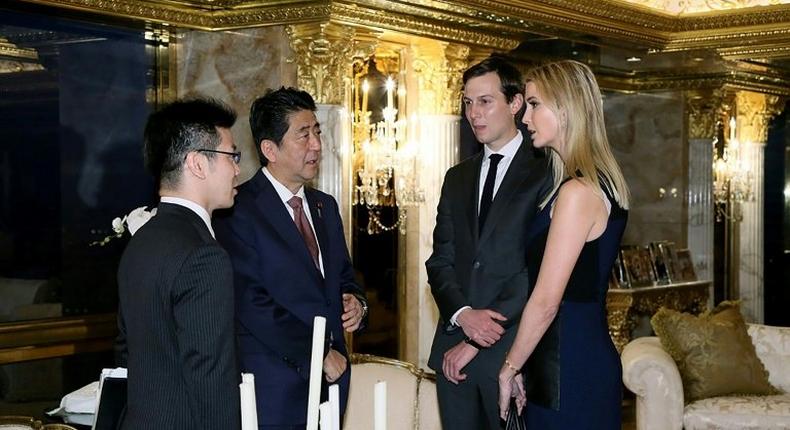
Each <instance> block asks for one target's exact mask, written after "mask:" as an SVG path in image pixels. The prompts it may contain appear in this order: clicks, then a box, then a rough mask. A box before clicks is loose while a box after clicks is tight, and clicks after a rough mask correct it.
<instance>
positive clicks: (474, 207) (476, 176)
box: [459, 151, 484, 244]
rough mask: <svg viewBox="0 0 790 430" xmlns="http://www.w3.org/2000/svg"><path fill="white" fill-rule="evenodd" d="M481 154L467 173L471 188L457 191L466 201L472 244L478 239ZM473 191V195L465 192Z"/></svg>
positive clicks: (465, 210)
mask: <svg viewBox="0 0 790 430" xmlns="http://www.w3.org/2000/svg"><path fill="white" fill-rule="evenodd" d="M483 152H484V151H480V152H479V153H478V154H477V155H476V156H475V160H474V163H472V168H473V169H474V170H472V171H471V172H468V176H469V177H471V180H472V181H473V182H472V186H471V187H464V189H461V190H459V192H461V193H463V194H464V196H465V199H466V208H465V209H464V212H466V214H467V215H466V219H467V220H468V221H469V234H470V235H471V236H472V237H473V238H474V241H473V243H475V244H477V241H478V240H479V238H478V233H479V230H478V227H477V212H478V206H479V205H480V166H482V164H483ZM468 189H474V193H469V192H467V191H466V190H468Z"/></svg>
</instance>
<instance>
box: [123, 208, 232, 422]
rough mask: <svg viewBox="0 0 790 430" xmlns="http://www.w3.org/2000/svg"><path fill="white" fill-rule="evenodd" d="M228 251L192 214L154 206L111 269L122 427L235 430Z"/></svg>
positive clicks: (230, 272)
mask: <svg viewBox="0 0 790 430" xmlns="http://www.w3.org/2000/svg"><path fill="white" fill-rule="evenodd" d="M232 283H233V272H232V268H231V263H230V259H229V258H228V255H227V253H226V252H225V251H224V250H223V249H222V248H221V247H220V246H219V244H218V243H217V242H216V241H215V240H214V238H212V237H211V234H210V233H209V230H208V227H207V226H206V224H205V223H203V221H202V220H201V219H200V217H199V216H198V215H197V214H195V213H194V212H192V211H191V210H190V209H188V208H185V207H182V206H178V205H173V204H168V203H160V204H159V207H158V208H157V214H156V216H154V217H153V218H152V219H151V220H150V221H148V223H146V224H145V225H144V226H143V227H142V228H140V230H138V231H137V234H135V235H134V237H132V239H131V241H130V242H129V245H128V246H127V247H126V250H125V251H124V253H123V257H122V258H121V263H120V267H119V268H118V293H119V296H120V306H119V312H118V325H119V329H120V335H119V338H118V343H117V345H116V347H117V349H118V352H119V362H120V364H121V365H126V366H127V367H128V369H129V381H128V389H127V390H128V399H127V410H126V413H125V417H124V419H123V421H122V427H121V428H123V429H134V430H139V429H156V430H161V429H207V430H214V429H220V428H221V429H237V428H239V427H240V418H239V415H240V414H239V387H238V383H239V380H240V377H239V372H238V370H237V363H236V354H235V348H234V342H233V341H234V336H233V330H234V328H233V285H232Z"/></svg>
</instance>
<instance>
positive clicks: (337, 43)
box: [285, 23, 379, 105]
mask: <svg viewBox="0 0 790 430" xmlns="http://www.w3.org/2000/svg"><path fill="white" fill-rule="evenodd" d="M285 30H286V34H287V35H288V39H289V41H290V44H291V48H292V49H293V51H294V54H295V57H294V58H291V59H289V61H291V62H296V64H297V79H298V85H299V88H302V89H304V90H305V91H307V92H308V93H310V94H312V95H313V96H314V97H315V99H316V102H318V103H323V104H334V105H345V104H346V94H347V89H348V86H349V84H350V76H351V66H352V64H354V63H355V62H359V61H364V59H366V58H367V57H369V56H370V55H371V54H372V53H373V51H374V49H375V47H376V45H377V44H378V37H379V34H378V33H375V32H372V31H370V30H366V29H361V28H360V29H357V28H354V27H350V26H347V25H339V24H335V23H315V24H298V25H291V26H288V27H286V29H285Z"/></svg>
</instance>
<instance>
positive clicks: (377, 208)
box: [353, 77, 425, 234]
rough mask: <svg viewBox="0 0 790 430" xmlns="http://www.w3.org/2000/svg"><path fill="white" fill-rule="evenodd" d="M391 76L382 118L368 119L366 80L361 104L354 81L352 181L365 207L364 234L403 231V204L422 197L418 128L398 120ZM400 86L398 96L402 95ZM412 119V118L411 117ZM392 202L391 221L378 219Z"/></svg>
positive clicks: (358, 202)
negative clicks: (395, 209) (395, 215)
mask: <svg viewBox="0 0 790 430" xmlns="http://www.w3.org/2000/svg"><path fill="white" fill-rule="evenodd" d="M395 86H396V84H395V81H394V80H392V78H391V77H388V78H387V81H386V90H387V105H386V107H385V108H383V109H382V117H383V120H382V121H380V122H378V123H376V124H371V123H370V116H371V112H370V111H368V92H369V91H370V85H369V84H368V81H367V80H364V81H363V82H362V85H361V90H362V105H361V106H359V103H358V102H359V97H357V96H356V94H358V93H359V92H358V90H359V89H360V88H358V87H356V86H355V97H354V116H353V139H354V174H355V186H354V192H353V203H354V204H355V205H365V206H366V207H367V209H368V225H367V232H368V234H376V233H381V232H383V231H391V230H394V229H395V228H398V229H399V231H400V233H401V234H405V233H406V228H405V227H406V216H407V213H406V208H408V207H412V206H417V205H419V204H420V203H422V202H424V201H425V195H424V192H423V190H422V188H420V186H419V181H418V174H419V172H420V169H419V166H420V163H419V160H418V157H417V139H416V136H417V134H416V127H414V125H413V124H412V126H411V127H409V126H408V125H407V121H406V120H404V119H400V120H399V119H397V117H398V110H397V109H396V108H395V107H394V104H393V99H394V96H393V92H394V91H395ZM405 94H406V92H405V90H404V89H403V87H401V88H400V91H399V92H398V96H399V98H401V99H402V97H405ZM413 122H414V121H413ZM385 206H389V207H396V208H397V212H398V216H397V220H396V221H395V222H394V223H393V224H392V225H385V224H384V223H383V222H382V220H381V208H382V207H385Z"/></svg>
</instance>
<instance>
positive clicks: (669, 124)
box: [604, 92, 687, 247]
mask: <svg viewBox="0 0 790 430" xmlns="http://www.w3.org/2000/svg"><path fill="white" fill-rule="evenodd" d="M682 102H683V99H682V96H681V94H680V93H679V92H663V93H655V94H618V93H606V94H605V95H604V115H605V120H606V131H607V134H608V136H609V142H610V144H611V146H612V149H613V151H614V155H615V157H616V158H617V160H618V162H619V163H620V166H621V167H622V169H623V174H624V175H625V179H626V181H627V182H628V186H629V187H630V190H631V211H630V214H629V219H628V227H627V228H626V231H625V236H624V237H623V244H647V243H648V242H651V241H656V240H670V241H673V242H675V243H676V244H677V246H679V247H685V246H686V212H685V209H684V195H685V189H686V182H687V179H686V176H687V175H686V170H687V167H686V165H687V161H686V160H687V155H686V152H687V151H686V145H685V139H684V135H685V132H684V121H683V103H682ZM661 188H663V189H664V190H665V194H664V195H663V197H661V195H660V189H661ZM673 189H674V190H675V192H673Z"/></svg>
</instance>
